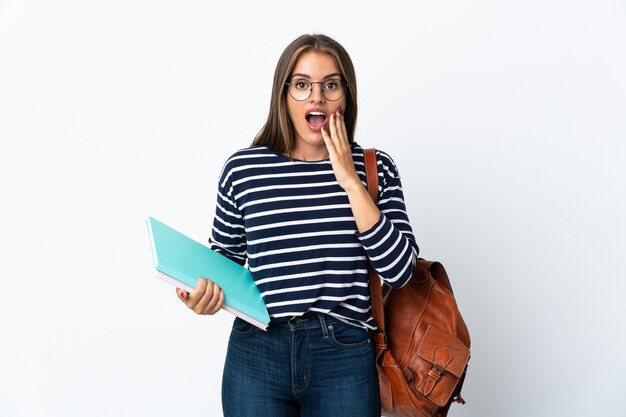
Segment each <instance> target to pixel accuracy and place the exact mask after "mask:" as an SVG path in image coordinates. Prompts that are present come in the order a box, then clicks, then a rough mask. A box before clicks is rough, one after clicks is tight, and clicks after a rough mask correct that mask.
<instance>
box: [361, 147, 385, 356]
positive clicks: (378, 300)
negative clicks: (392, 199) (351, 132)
mask: <svg viewBox="0 0 626 417" xmlns="http://www.w3.org/2000/svg"><path fill="white" fill-rule="evenodd" d="M363 157H364V158H365V177H366V179H367V191H369V193H370V196H371V197H372V200H374V202H376V200H377V198H378V163H377V162H376V149H374V148H369V149H363ZM368 269H369V274H370V295H371V298H370V299H371V302H372V315H373V316H374V321H375V322H376V327H378V331H377V333H378V336H377V337H376V340H375V343H376V348H377V349H386V347H387V336H386V335H385V310H384V308H383V291H382V288H381V283H380V277H379V276H378V274H377V273H376V271H374V268H372V265H371V264H370V265H369V266H368Z"/></svg>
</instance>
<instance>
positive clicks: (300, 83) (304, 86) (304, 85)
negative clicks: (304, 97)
mask: <svg viewBox="0 0 626 417" xmlns="http://www.w3.org/2000/svg"><path fill="white" fill-rule="evenodd" d="M292 84H293V86H294V87H295V88H296V89H297V90H308V89H309V88H311V84H309V82H308V81H307V80H294V81H293V83H292Z"/></svg>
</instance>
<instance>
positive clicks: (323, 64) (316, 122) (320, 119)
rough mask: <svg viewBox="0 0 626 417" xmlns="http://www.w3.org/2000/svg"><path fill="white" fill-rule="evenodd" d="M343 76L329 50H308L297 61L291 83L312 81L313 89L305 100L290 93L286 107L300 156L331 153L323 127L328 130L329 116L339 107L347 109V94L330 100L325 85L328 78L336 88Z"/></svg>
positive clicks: (330, 87) (300, 85)
mask: <svg viewBox="0 0 626 417" xmlns="http://www.w3.org/2000/svg"><path fill="white" fill-rule="evenodd" d="M341 79H342V78H341V72H340V71H339V68H338V67H337V64H336V63H335V60H334V59H333V57H332V56H331V55H330V54H328V53H325V52H319V51H309V52H305V53H303V54H302V55H300V58H298V60H297V61H296V65H295V66H294V68H293V72H292V74H291V78H290V79H289V81H288V82H290V83H292V84H293V83H294V80H306V81H309V82H311V83H312V84H311V86H312V89H313V90H312V91H311V95H310V96H309V97H308V98H307V99H306V100H304V101H298V100H296V99H294V98H293V97H292V95H291V94H290V93H287V110H288V112H289V117H290V118H291V122H292V123H293V126H294V128H295V131H296V138H295V139H296V143H295V150H296V151H297V153H298V154H299V155H302V154H303V153H304V154H308V155H312V156H313V155H320V154H321V155H322V156H323V157H325V155H327V154H328V153H327V151H326V145H325V144H324V138H323V137H322V132H321V129H322V126H325V129H327V128H328V123H327V122H328V118H329V117H330V116H331V115H332V114H333V113H334V112H336V111H337V109H339V108H340V107H341V108H342V109H344V110H345V108H346V95H345V93H344V94H343V96H342V97H341V98H340V99H339V100H337V101H329V100H328V99H327V98H326V97H324V95H323V94H322V85H323V83H325V82H327V81H329V82H330V83H329V84H327V87H328V88H329V89H333V88H335V87H336V85H335V84H334V83H332V81H333V80H341ZM318 82H320V83H318ZM305 85H306V84H302V83H301V84H299V85H298V86H293V85H292V86H289V87H288V88H292V87H293V88H295V87H300V88H301V87H302V86H305ZM338 88H341V86H339V87H338ZM327 91H328V92H327V95H328V96H330V95H331V93H330V91H329V90H327Z"/></svg>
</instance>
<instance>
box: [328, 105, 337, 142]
mask: <svg viewBox="0 0 626 417" xmlns="http://www.w3.org/2000/svg"><path fill="white" fill-rule="evenodd" d="M328 127H329V130H330V138H331V139H332V140H333V143H335V142H339V138H338V137H337V112H335V113H332V114H331V115H330V123H328Z"/></svg>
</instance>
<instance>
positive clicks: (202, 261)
mask: <svg viewBox="0 0 626 417" xmlns="http://www.w3.org/2000/svg"><path fill="white" fill-rule="evenodd" d="M146 224H147V227H148V237H149V240H150V248H151V250H152V260H153V261H154V267H155V268H156V270H157V277H158V278H160V279H163V280H165V281H167V282H169V283H170V284H173V285H175V286H177V287H178V288H182V289H184V290H186V291H188V292H191V291H192V290H193V289H194V288H195V287H196V285H197V284H198V278H208V279H210V280H211V281H213V282H215V283H216V284H218V285H219V286H220V288H222V291H224V306H223V309H224V310H227V311H229V312H231V313H233V314H235V315H236V316H238V317H241V318H242V319H244V320H246V321H248V322H249V323H252V324H254V325H255V326H257V327H259V328H261V329H264V330H265V329H266V328H267V325H268V324H269V322H270V316H269V314H268V313H267V308H266V307H265V303H264V302H263V297H261V293H260V292H259V289H258V288H257V286H256V284H255V283H254V280H253V279H252V275H251V274H250V271H249V270H248V269H247V268H244V267H243V266H241V265H239V264H238V263H237V262H234V261H231V260H230V259H228V258H227V257H225V256H223V255H220V254H219V253H217V252H215V251H213V250H211V249H210V248H208V247H207V246H204V245H203V244H201V243H198V242H196V241H195V240H193V239H191V238H189V237H187V236H185V235H184V234H182V233H180V232H178V231H176V230H174V229H172V228H171V227H169V226H167V225H165V224H163V223H161V222H160V221H158V220H156V219H154V218H152V217H148V219H147V220H146Z"/></svg>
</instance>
